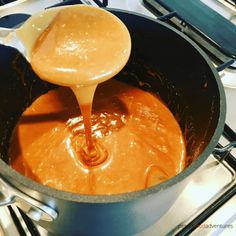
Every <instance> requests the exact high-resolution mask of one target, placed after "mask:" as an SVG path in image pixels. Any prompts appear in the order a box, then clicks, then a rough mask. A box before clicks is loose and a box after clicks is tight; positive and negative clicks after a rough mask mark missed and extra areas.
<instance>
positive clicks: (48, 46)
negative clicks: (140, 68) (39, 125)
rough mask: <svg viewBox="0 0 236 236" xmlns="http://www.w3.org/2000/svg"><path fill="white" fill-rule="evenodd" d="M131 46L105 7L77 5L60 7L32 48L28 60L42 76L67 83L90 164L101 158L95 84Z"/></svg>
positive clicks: (113, 70) (116, 69) (114, 69)
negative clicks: (94, 127) (94, 119)
mask: <svg viewBox="0 0 236 236" xmlns="http://www.w3.org/2000/svg"><path fill="white" fill-rule="evenodd" d="M130 50H131V40H130V35H129V32H128V30H127V28H126V27H125V25H124V24H123V23H122V22H121V21H120V20H119V19H118V18H117V17H115V16H114V15H112V14H111V13H109V12H108V11H105V10H102V9H100V8H97V7H90V6H83V5H82V6H77V7H75V8H74V7H70V8H65V9H62V10H60V11H59V12H58V13H57V15H56V16H55V17H54V19H53V20H52V22H51V23H50V24H49V26H48V27H47V28H46V29H45V30H44V31H43V32H42V34H41V35H40V36H39V38H38V39H37V40H36V43H35V45H34V47H33V49H32V55H31V65H32V68H33V70H34V71H35V72H36V73H37V74H38V75H39V77H40V78H42V79H44V80H46V81H49V82H52V83H54V84H57V85H64V86H69V87H70V88H71V89H72V91H73V92H74V94H75V96H76V98H77V100H78V103H79V105H80V109H81V112H82V115H83V119H84V128H85V131H86V144H87V146H86V147H85V149H84V155H87V157H86V158H85V160H87V162H88V165H92V164H93V163H97V162H94V161H92V160H94V159H97V158H99V155H98V153H97V152H98V151H99V147H98V145H97V143H96V142H93V140H92V136H91V110H92V101H93V96H94V92H95V90H96V87H97V84H98V83H101V82H103V81H105V80H108V79H110V78H112V77H113V76H114V75H115V74H117V73H118V72H119V71H120V70H121V69H122V68H123V66H124V65H125V64H126V62H127V60H128V58H129V55H130Z"/></svg>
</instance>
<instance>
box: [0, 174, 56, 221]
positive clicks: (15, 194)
mask: <svg viewBox="0 0 236 236" xmlns="http://www.w3.org/2000/svg"><path fill="white" fill-rule="evenodd" d="M11 204H16V205H17V206H18V207H19V208H21V209H22V210H23V211H24V212H25V214H26V215H27V216H28V217H30V218H31V219H32V220H34V221H40V220H42V221H47V222H51V221H53V220H55V219H56V218H57V216H58V213H57V212H56V210H55V209H53V208H52V207H51V206H48V205H46V204H45V203H42V202H40V201H38V200H36V199H34V198H32V197H30V196H29V195H27V194H25V193H23V192H22V191H20V190H18V189H17V188H15V187H13V186H12V185H11V184H9V183H7V182H6V181H5V180H4V179H3V178H2V177H1V176H0V207H1V206H8V205H11Z"/></svg>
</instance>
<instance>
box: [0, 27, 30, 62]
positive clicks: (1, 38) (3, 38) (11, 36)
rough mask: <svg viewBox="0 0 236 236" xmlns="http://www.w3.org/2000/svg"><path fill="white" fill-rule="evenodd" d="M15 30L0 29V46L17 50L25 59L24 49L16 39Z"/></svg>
mask: <svg viewBox="0 0 236 236" xmlns="http://www.w3.org/2000/svg"><path fill="white" fill-rule="evenodd" d="M16 30H17V29H10V28H3V27H0V44H2V45H5V46H10V47H13V48H15V49H17V50H18V51H19V52H20V53H21V54H22V55H23V56H24V57H26V51H25V47H24V46H23V44H22V43H21V41H20V40H19V38H18V37H17V34H16ZM26 58H27V57H26Z"/></svg>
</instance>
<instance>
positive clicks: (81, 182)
mask: <svg viewBox="0 0 236 236" xmlns="http://www.w3.org/2000/svg"><path fill="white" fill-rule="evenodd" d="M114 91H115V92H114ZM91 124H92V125H91V127H92V139H93V141H94V142H96V143H97V145H96V146H97V149H98V150H96V154H98V155H97V156H96V154H95V156H94V157H93V159H89V161H88V160H86V158H87V156H86V155H84V153H83V152H84V150H85V149H86V148H84V147H86V137H85V132H84V123H83V118H82V116H81V113H80V109H79V106H78V104H77V101H76V99H75V97H74V95H73V93H72V92H71V90H70V89H68V88H63V87H61V88H58V89H55V90H51V91H50V92H48V93H47V94H45V95H42V96H41V97H39V98H38V99H37V100H36V101H35V102H34V103H33V104H32V105H31V106H30V107H29V108H28V109H27V110H26V111H25V112H24V114H23V116H22V118H21V120H20V122H19V124H18V126H17V128H16V130H15V133H14V136H13V140H12V143H11V149H10V158H11V165H12V167H13V168H15V169H16V170H17V171H19V172H20V173H22V174H23V175H25V176H27V177H29V178H32V179H33V180H35V181H37V182H39V183H42V184H44V185H48V186H51V187H54V188H57V189H60V190H65V191H69V192H75V193H81V194H116V193H124V192H131V191H136V190H140V189H144V188H146V187H149V186H153V185H155V184H158V183H160V182H162V181H165V180H167V179H169V178H171V177H173V176H175V175H176V174H178V173H179V172H180V171H181V170H182V169H183V168H184V166H185V144H184V140H183V136H182V133H181V130H180V128H179V125H178V123H177V122H176V120H175V118H174V117H173V115H172V114H171V112H170V111H169V110H168V108H167V107H166V106H165V105H164V104H163V103H162V102H161V101H160V100H159V99H158V98H157V97H156V96H154V95H152V94H151V93H148V92H146V91H143V90H141V89H138V88H135V87H133V86H130V85H127V84H125V83H121V82H118V81H116V80H109V81H107V82H105V83H102V84H100V85H99V86H98V88H97V91H96V93H95V99H94V104H93V111H92V122H91Z"/></svg>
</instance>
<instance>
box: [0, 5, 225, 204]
mask: <svg viewBox="0 0 236 236" xmlns="http://www.w3.org/2000/svg"><path fill="white" fill-rule="evenodd" d="M106 9H107V10H109V11H111V12H114V13H116V12H117V13H125V14H131V15H134V16H138V17H142V18H145V19H147V20H150V21H153V22H156V23H158V24H161V25H162V26H164V27H167V28H168V29H169V30H171V31H174V32H175V33H176V34H178V36H180V37H181V38H183V39H184V40H185V41H186V42H188V43H189V44H191V46H193V47H194V48H195V49H196V50H197V51H198V53H199V54H200V55H201V56H202V58H203V59H204V60H205V62H206V63H207V64H208V66H209V68H210V70H211V72H212V74H213V75H214V77H215V78H216V83H217V87H218V90H219V97H220V112H219V118H218V122H217V127H216V129H215V131H214V134H213V136H212V138H211V140H210V141H209V143H208V145H207V147H206V148H205V149H204V150H203V152H202V153H201V154H200V155H199V156H198V158H197V159H196V160H194V161H193V162H192V163H191V164H190V165H189V166H188V167H187V168H186V169H184V170H183V171H182V172H181V173H179V174H178V175H176V176H174V177H172V178H170V179H168V180H167V181H164V182H163V183H161V184H158V185H155V186H152V187H149V188H146V189H143V190H138V191H134V192H128V193H121V194H110V195H105V194H102V195H89V194H77V193H70V192H65V191H62V190H57V189H55V188H51V187H48V186H44V185H42V184H40V183H37V182H35V181H33V180H31V179H29V178H27V177H25V176H23V175H21V174H20V173H18V172H17V171H16V170H14V169H13V168H11V167H10V166H9V165H8V164H6V163H5V162H4V161H3V160H1V159H0V176H2V177H3V179H4V180H5V181H6V182H8V181H9V182H10V183H11V184H13V183H14V182H15V181H16V182H18V183H20V185H21V186H22V187H25V188H30V189H31V190H33V191H36V192H39V193H41V194H44V195H45V196H47V197H53V198H56V199H61V200H66V201H74V202H80V203H116V202H125V201H132V200H136V199H139V198H142V197H147V196H149V195H152V194H156V193H158V192H160V191H163V190H165V189H167V188H170V187H172V186H173V185H175V184H177V183H179V182H181V181H183V180H184V179H185V178H187V177H188V176H189V175H190V174H192V173H193V172H194V171H195V170H196V169H198V168H199V167H200V166H201V165H202V164H203V162H204V161H205V160H206V159H207V158H208V157H209V155H210V154H211V153H212V151H213V149H214V148H215V147H216V145H217V143H218V141H219V138H220V136H221V135H222V132H223V128H224V124H225V118H226V98H225V92H224V88H223V84H222V82H221V81H220V77H219V74H218V72H217V71H216V69H215V68H214V66H213V64H212V62H211V61H210V59H209V58H208V56H207V55H206V54H205V52H204V51H203V50H202V49H201V48H200V47H199V46H198V45H197V44H196V43H195V42H194V41H192V40H191V39H190V38H188V37H187V36H186V35H184V34H183V33H181V32H179V31H178V30H177V29H175V28H173V27H171V26H169V25H168V24H166V23H164V22H161V21H159V20H156V19H153V18H151V17H148V16H144V15H142V14H139V13H134V12H130V11H126V10H118V9H112V8H106ZM7 177H9V178H10V179H8V178H7ZM12 180H14V181H12ZM13 185H14V184H13ZM14 186H15V185H14ZM15 187H17V186H15Z"/></svg>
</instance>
